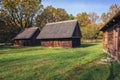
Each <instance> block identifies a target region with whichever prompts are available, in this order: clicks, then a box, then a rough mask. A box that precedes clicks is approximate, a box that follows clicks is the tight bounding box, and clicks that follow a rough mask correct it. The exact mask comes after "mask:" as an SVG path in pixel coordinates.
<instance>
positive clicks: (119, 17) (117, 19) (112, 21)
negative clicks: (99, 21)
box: [100, 11, 120, 31]
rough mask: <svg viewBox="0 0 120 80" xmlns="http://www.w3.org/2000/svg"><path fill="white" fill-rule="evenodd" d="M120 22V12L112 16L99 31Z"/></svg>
mask: <svg viewBox="0 0 120 80" xmlns="http://www.w3.org/2000/svg"><path fill="white" fill-rule="evenodd" d="M119 22H120V11H119V12H118V13H117V14H116V15H115V16H113V17H112V18H111V19H110V20H109V21H108V22H107V23H106V24H105V25H104V26H103V27H102V28H101V29H100V31H105V30H106V29H107V28H110V27H112V26H114V25H115V24H117V23H119Z"/></svg>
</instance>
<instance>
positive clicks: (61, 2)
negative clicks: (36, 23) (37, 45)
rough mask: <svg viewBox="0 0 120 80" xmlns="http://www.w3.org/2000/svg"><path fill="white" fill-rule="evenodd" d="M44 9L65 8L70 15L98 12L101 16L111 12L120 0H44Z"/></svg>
mask: <svg viewBox="0 0 120 80" xmlns="http://www.w3.org/2000/svg"><path fill="white" fill-rule="evenodd" d="M42 4H43V5H44V7H46V6H49V5H52V6H53V7H55V8H64V9H65V10H66V11H67V12H68V13H69V14H73V15H76V14H77V13H81V12H87V13H89V12H96V13H97V14H98V15H101V14H102V13H103V12H107V11H108V10H109V6H110V5H111V4H119V5H120V0H42Z"/></svg>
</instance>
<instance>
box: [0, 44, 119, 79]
mask: <svg viewBox="0 0 120 80" xmlns="http://www.w3.org/2000/svg"><path fill="white" fill-rule="evenodd" d="M106 57H107V55H106V54H105V53H103V51H102V44H101V43H87V44H82V45H81V47H79V48H74V49H63V48H41V47H10V46H9V47H8V46H0V80H120V65H119V64H118V63H117V62H113V63H107V64H103V63H100V60H101V59H104V58H106Z"/></svg>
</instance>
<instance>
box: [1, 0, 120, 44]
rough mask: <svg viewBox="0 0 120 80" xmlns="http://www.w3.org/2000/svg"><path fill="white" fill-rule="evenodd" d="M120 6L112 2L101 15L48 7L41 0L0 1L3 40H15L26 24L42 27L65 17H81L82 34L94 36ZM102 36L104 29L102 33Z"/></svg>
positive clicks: (91, 37)
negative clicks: (68, 11)
mask: <svg viewBox="0 0 120 80" xmlns="http://www.w3.org/2000/svg"><path fill="white" fill-rule="evenodd" d="M119 10H120V5H118V4H112V5H111V6H110V7H109V11H108V12H104V13H102V14H101V15H98V14H97V13H96V12H89V13H87V12H80V13H78V14H77V15H75V16H74V15H72V14H69V13H67V11H66V10H65V9H62V8H55V7H53V6H52V5H50V6H47V7H45V8H44V5H42V4H41V0H29V1H27V0H2V1H0V42H11V41H12V40H13V38H14V37H15V36H16V35H17V34H18V33H19V32H20V31H21V30H23V29H24V28H29V27H33V26H37V27H39V28H40V30H42V28H43V27H44V26H45V24H46V23H50V22H58V21H64V20H74V19H76V20H78V23H79V25H80V27H81V31H82V36H83V37H82V38H83V40H86V39H90V40H91V39H94V38H95V34H96V33H97V32H98V30H99V29H100V28H101V27H103V25H104V24H105V23H106V22H108V21H109V20H110V19H111V18H112V17H113V16H114V15H115V14H116V13H118V12H119ZM98 38H99V39H102V33H100V34H99V35H98Z"/></svg>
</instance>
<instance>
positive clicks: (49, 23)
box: [46, 20, 77, 25]
mask: <svg viewBox="0 0 120 80" xmlns="http://www.w3.org/2000/svg"><path fill="white" fill-rule="evenodd" d="M74 21H77V20H66V21H59V22H51V23H47V24H46V25H51V24H58V23H66V22H74Z"/></svg>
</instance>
